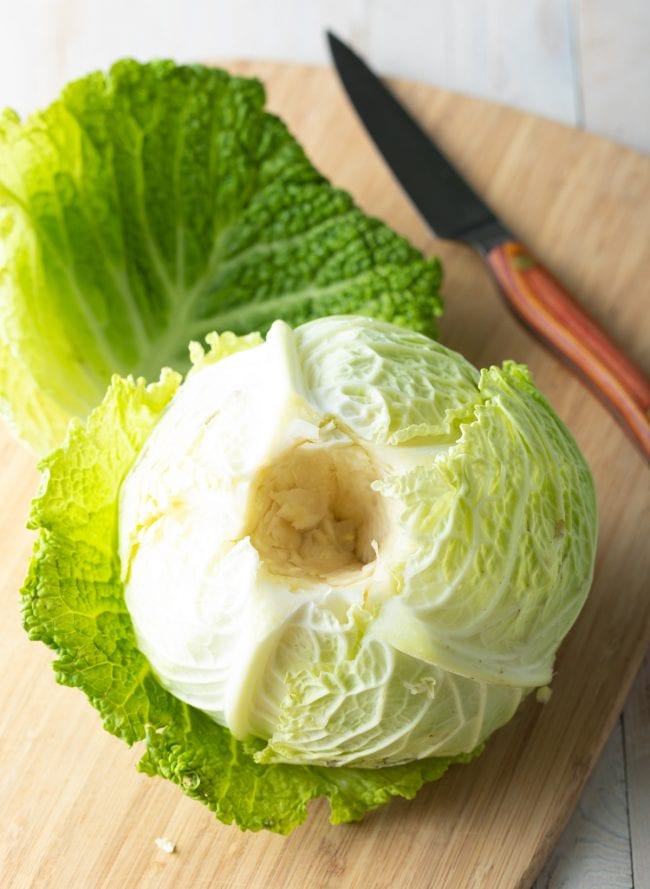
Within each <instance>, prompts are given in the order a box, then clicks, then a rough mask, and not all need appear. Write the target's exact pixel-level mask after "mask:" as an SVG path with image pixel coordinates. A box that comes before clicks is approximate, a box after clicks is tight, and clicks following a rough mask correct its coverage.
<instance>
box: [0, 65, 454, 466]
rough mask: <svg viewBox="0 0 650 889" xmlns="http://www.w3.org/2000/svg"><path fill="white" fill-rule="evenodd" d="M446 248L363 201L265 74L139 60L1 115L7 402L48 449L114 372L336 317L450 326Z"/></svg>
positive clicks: (23, 433)
mask: <svg viewBox="0 0 650 889" xmlns="http://www.w3.org/2000/svg"><path fill="white" fill-rule="evenodd" d="M439 283H440V266H439V263H438V262H437V260H435V259H433V260H425V259H424V258H423V257H422V255H421V254H420V253H419V252H418V251H417V250H415V249H414V248H413V247H411V246H410V245H409V244H408V243H407V242H406V241H405V240H404V238H401V237H399V236H398V235H397V234H395V233H394V232H392V231H391V230H390V229H389V228H387V227H386V226H385V225H383V224H382V223H381V222H379V221H378V220H376V219H371V218H369V217H368V216H366V215H365V214H364V213H362V212H361V210H359V209H358V208H357V207H356V206H355V205H354V202H353V200H352V198H351V197H350V195H348V194H346V193H345V192H343V191H340V190H338V189H335V188H333V187H332V186H331V185H330V184H329V183H328V182H327V181H326V180H325V179H324V178H323V177H322V176H321V175H320V174H319V173H318V172H317V170H315V169H314V167H313V165H312V164H311V163H310V161H309V160H308V158H307V157H306V156H305V154H304V152H303V150H302V148H301V147H300V146H299V145H298V143H297V142H296V141H295V139H294V138H293V137H292V136H291V134H290V133H289V131H288V130H287V128H286V127H285V125H284V124H283V123H282V122H281V121H280V120H279V119H278V118H277V117H275V116H273V115H271V114H268V113H267V112H265V111H264V90H263V88H262V85H261V84H260V83H259V82H258V81H257V80H251V79H246V78H240V77H231V76H230V75H228V74H227V73H226V72H225V71H221V70H219V69H216V68H206V67H203V66H200V65H192V66H182V65H175V64H173V63H172V62H169V61H158V62H151V63H149V64H139V63H137V62H135V61H132V60H123V61H120V62H118V63H116V64H115V65H113V67H112V68H111V70H110V71H109V72H108V73H107V74H103V73H100V72H97V73H94V74H90V75H88V76H87V77H84V78H82V79H81V80H78V81H76V82H74V83H71V84H69V85H68V86H67V87H66V88H65V89H64V90H63V93H62V94H61V97H60V98H59V99H58V100H57V101H56V102H54V103H53V104H52V105H51V106H50V107H49V108H47V109H46V110H45V111H43V112H39V113H37V114H34V115H32V116H31V117H29V118H27V120H25V121H21V120H19V118H18V116H17V115H16V114H15V113H14V112H12V111H5V112H4V113H1V112H0V411H1V412H2V413H4V415H5V416H6V417H7V418H8V419H9V421H10V422H11V424H12V426H13V428H14V430H15V431H16V433H17V434H18V435H19V436H20V437H21V438H23V439H24V440H25V441H27V442H28V443H29V444H30V445H31V446H32V447H33V448H34V450H36V451H37V452H38V453H45V452H47V451H48V450H49V449H50V448H51V447H54V446H55V445H58V444H60V443H61V441H62V440H63V437H64V435H65V431H66V428H67V424H68V421H69V419H70V418H71V417H73V416H79V417H85V416H86V415H87V414H88V412H89V411H90V410H91V409H92V408H93V407H95V405H96V404H98V403H99V402H100V401H101V399H102V397H103V395H104V392H105V391H106V387H107V385H108V383H109V381H110V378H111V374H113V373H120V374H122V375H127V374H129V373H133V374H134V375H135V376H138V375H143V376H145V377H147V378H148V379H154V378H155V377H157V376H158V374H159V372H160V369H161V367H164V366H167V365H169V366H171V367H174V368H176V369H178V370H180V371H184V370H186V369H187V367H188V366H189V362H188V361H187V343H188V342H189V341H190V340H191V339H196V338H200V337H203V336H205V334H207V333H208V332H209V331H211V330H234V331H235V332H237V333H240V334H244V333H246V332H247V331H249V330H260V331H262V332H263V333H264V332H266V330H267V329H268V328H269V326H270V325H271V323H272V322H273V321H274V320H275V319H276V318H283V319H285V320H286V321H289V322H290V323H291V324H293V325H296V324H300V323H301V322H304V321H307V320H309V319H311V318H317V317H319V316H321V315H328V314H332V313H335V312H355V313H358V314H368V315H375V316H377V317H381V318H384V319H386V320H388V321H393V322H395V323H400V324H403V325H406V326H408V327H412V328H415V329H417V330H421V331H423V332H425V333H427V334H433V333H434V332H435V316H436V315H438V314H440V299H439V297H438V293H437V291H438V286H439Z"/></svg>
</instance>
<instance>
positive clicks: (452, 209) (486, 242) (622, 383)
mask: <svg viewBox="0 0 650 889" xmlns="http://www.w3.org/2000/svg"><path fill="white" fill-rule="evenodd" d="M327 36H328V40H329V46H330V50H331V53H332V58H333V61H334V66H335V68H336V71H337V73H338V75H339V78H340V80H341V83H342V85H343V87H344V89H345V91H346V93H347V95H348V98H349V99H350V101H351V103H352V105H353V107H354V108H355V110H356V112H357V114H358V115H359V118H360V119H361V121H362V123H363V125H364V126H365V128H366V130H367V132H368V135H369V136H370V138H371V139H372V140H373V142H374V143H375V145H376V147H377V148H378V149H379V151H380V152H381V154H382V155H383V157H384V160H385V161H386V163H387V164H388V166H389V167H390V169H391V171H392V172H393V175H394V176H395V178H396V179H397V181H398V182H399V183H400V185H401V186H402V188H403V189H404V191H405V192H406V194H407V196H408V197H409V199H410V200H411V201H412V203H413V204H414V205H415V207H416V209H417V210H418V211H419V213H420V214H421V216H422V217H423V219H424V220H425V222H426V223H427V224H428V226H429V227H430V228H431V229H432V231H433V233H434V234H435V235H436V236H438V237H442V238H449V239H454V240H460V241H464V242H466V243H467V244H469V245H470V246H472V247H473V248H474V249H476V250H478V252H479V253H480V254H481V255H482V256H483V258H484V260H485V262H486V263H487V265H488V267H489V268H490V270H491V272H492V274H493V275H494V278H495V279H496V282H497V284H498V285H499V289H500V292H501V294H502V295H503V297H504V299H505V301H506V304H507V305H508V307H509V308H510V309H511V310H512V311H513V312H514V314H515V316H516V317H517V318H518V319H519V320H520V321H521V322H522V323H523V324H524V325H525V326H526V327H527V328H528V329H529V330H530V331H531V332H532V333H533V334H534V335H535V336H536V337H537V338H538V339H539V340H540V341H541V342H542V343H543V344H544V345H545V346H547V347H548V348H550V349H551V350H552V351H554V352H555V353H556V354H557V355H558V357H560V358H561V359H562V360H564V362H565V363H566V364H568V365H569V367H570V368H571V369H572V370H573V371H574V372H576V373H577V374H578V376H579V377H580V378H581V379H582V380H583V382H585V383H586V384H587V385H588V386H589V387H590V388H591V389H592V391H593V392H594V393H595V394H596V395H597V396H598V397H599V398H600V399H601V401H602V402H603V403H604V405H605V406H606V407H607V408H608V409H609V410H610V412H611V413H612V414H613V416H614V417H615V418H616V419H617V420H618V422H619V423H620V424H621V426H622V427H623V429H624V430H625V431H626V432H627V433H628V435H629V436H630V437H631V438H632V440H633V441H634V443H635V444H636V445H637V446H638V447H639V449H640V450H641V452H642V453H643V455H644V456H645V458H646V460H648V461H649V462H650V381H649V380H648V379H647V377H646V376H645V374H644V373H643V371H642V370H641V369H640V368H639V367H637V366H636V365H635V364H634V363H633V362H632V361H631V359H630V358H628V357H627V356H626V355H625V354H624V353H623V352H622V350H621V349H620V348H619V347H618V346H617V345H616V344H615V343H614V342H613V341H612V340H611V338H610V337H609V336H608V334H607V333H605V331H604V330H603V329H602V328H601V327H600V326H599V325H598V324H597V323H596V321H594V320H593V319H592V318H591V317H590V316H589V315H588V314H587V312H586V311H585V310H584V309H583V308H582V307H581V306H580V305H579V304H578V303H577V302H576V300H575V299H574V298H573V297H572V296H571V295H570V294H569V293H568V291H567V290H566V289H565V288H564V287H563V286H562V284H560V282H559V281H557V280H556V279H555V278H554V277H553V275H552V274H551V273H550V272H549V271H548V270H547V269H545V268H544V266H543V265H542V264H541V262H540V261H539V260H538V259H537V258H536V257H534V256H533V255H532V254H531V252H530V251H529V250H528V249H527V248H526V247H525V246H524V245H523V244H522V243H520V242H519V241H518V240H517V239H516V238H515V236H514V235H513V234H512V233H511V232H510V231H509V230H508V228H507V227H506V226H505V225H504V224H503V223H502V222H501V220H500V219H499V218H498V216H497V215H496V214H495V213H494V212H493V211H492V209H491V208H490V207H489V206H488V205H487V204H486V203H485V202H484V201H483V200H482V199H481V197H479V195H478V194H476V192H475V191H474V190H473V189H472V188H471V187H470V185H468V184H467V183H466V182H465V180H464V179H463V177H462V176H461V174H460V173H459V172H458V171H457V170H456V168H455V167H454V165H453V163H452V161H451V160H450V159H449V158H448V157H447V156H446V155H445V154H444V153H443V152H442V151H441V150H440V148H439V147H438V146H437V145H436V144H435V143H434V141H433V140H432V139H431V137H430V136H429V135H428V134H427V133H425V132H424V130H423V129H422V128H421V127H420V125H419V124H418V123H417V122H416V121H415V120H414V118H413V117H412V116H411V115H410V114H409V112H408V111H407V110H406V109H405V108H404V106H403V105H401V103H400V102H399V101H398V99H397V98H396V97H395V95H394V94H393V93H392V92H391V91H390V89H389V88H388V87H387V86H386V85H385V84H384V83H383V82H382V81H381V80H380V78H379V77H378V76H377V75H376V74H375V73H374V72H373V71H372V70H371V69H370V68H369V67H368V65H366V63H365V62H364V61H363V60H362V59H361V58H359V56H358V55H357V54H356V53H354V52H353V51H352V50H351V49H350V48H349V47H348V46H346V45H345V44H344V43H343V42H342V41H341V40H340V39H339V38H338V37H336V36H335V35H334V34H332V33H331V32H328V34H327Z"/></svg>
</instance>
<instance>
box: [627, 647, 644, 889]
mask: <svg viewBox="0 0 650 889" xmlns="http://www.w3.org/2000/svg"><path fill="white" fill-rule="evenodd" d="M623 730H624V739H625V765H626V769H627V801H628V814H629V821H630V825H629V826H630V842H631V845H632V869H633V874H634V889H650V655H648V656H647V657H646V659H645V660H644V662H643V666H642V667H641V670H640V671H639V675H638V676H637V678H636V681H635V683H634V685H633V686H632V691H631V692H630V696H629V698H628V700H627V704H626V705H625V710H624V713H623Z"/></svg>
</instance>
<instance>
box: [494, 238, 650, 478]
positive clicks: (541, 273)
mask: <svg viewBox="0 0 650 889" xmlns="http://www.w3.org/2000/svg"><path fill="white" fill-rule="evenodd" d="M486 259H487V262H488V264H489V266H490V268H491V269H492V272H493V274H494V276H495V278H496V280H497V282H498V284H499V286H500V287H501V290H502V291H503V294H504V296H505V298H506V300H507V302H508V305H509V307H510V308H511V309H512V310H513V311H514V312H515V314H516V315H518V316H519V318H520V319H521V320H522V321H523V322H524V323H525V324H526V326H527V327H528V328H530V330H531V331H532V332H533V333H534V334H535V336H537V337H538V338H539V339H541V340H542V342H544V343H545V344H546V345H549V346H550V347H551V348H552V349H553V350H554V351H555V352H556V353H558V354H559V356H560V357H561V358H562V359H564V360H565V361H566V362H567V363H568V364H569V365H570V366H571V368H572V369H573V370H574V371H577V373H578V374H579V375H580V376H581V377H582V378H583V380H584V381H585V382H586V383H587V384H588V385H589V386H590V387H591V388H592V389H593V390H594V392H595V394H596V395H598V396H599V398H600V399H601V400H602V401H603V402H604V404H605V406H606V407H607V408H608V409H609V410H610V411H611V412H612V414H613V415H614V416H615V418H616V419H617V420H618V422H619V423H620V424H621V425H622V426H623V428H624V429H625V431H626V432H627V433H628V434H629V435H630V436H631V437H632V439H633V441H634V442H635V443H636V444H637V446H638V447H639V448H640V449H641V452H642V453H643V454H644V456H645V458H646V460H648V461H650V381H649V380H648V379H647V378H646V376H645V375H644V373H643V371H642V370H641V369H640V368H639V367H637V366H636V365H635V364H634V363H633V362H632V361H631V360H630V359H629V358H627V357H626V356H625V355H624V354H623V352H622V351H621V350H620V349H619V348H618V346H616V345H615V344H614V343H613V342H612V340H611V339H610V338H609V337H608V336H607V334H606V333H605V331H604V330H603V329H602V328H601V327H599V326H598V324H596V322H595V321H594V320H593V319H591V318H590V317H589V315H587V313H586V312H585V311H584V310H583V309H581V308H580V306H579V305H578V304H577V302H576V301H575V300H574V299H573V297H572V296H570V295H569V293H568V292H567V291H566V290H565V289H564V288H563V287H562V285H561V284H559V283H558V282H557V281H556V280H555V278H553V277H552V275H551V274H550V273H549V272H547V271H546V269H545V268H544V267H543V266H541V265H540V264H539V263H538V262H537V260H535V259H534V258H533V257H531V255H530V253H529V252H528V250H527V249H526V248H525V247H524V246H523V245H522V244H519V243H517V242H516V241H505V242H504V243H502V244H499V245H498V246H496V247H493V248H492V249H491V250H490V251H489V252H488V253H487V256H486Z"/></svg>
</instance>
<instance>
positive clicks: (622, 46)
mask: <svg viewBox="0 0 650 889" xmlns="http://www.w3.org/2000/svg"><path fill="white" fill-rule="evenodd" d="M649 34H650V4H648V3H647V2H646V0H619V2H617V3H611V2H609V0H578V28H577V37H578V63H579V73H580V88H581V92H582V106H583V109H584V119H583V121H582V123H583V125H584V126H585V127H586V129H588V130H590V131H591V132H593V133H599V134H600V135H602V136H607V137H608V138H610V139H617V140H618V141H620V142H623V143H624V144H626V145H629V146H630V147H631V148H636V149H638V150H639V151H645V152H650V114H648V108H649V107H650V52H648V35H649Z"/></svg>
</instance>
